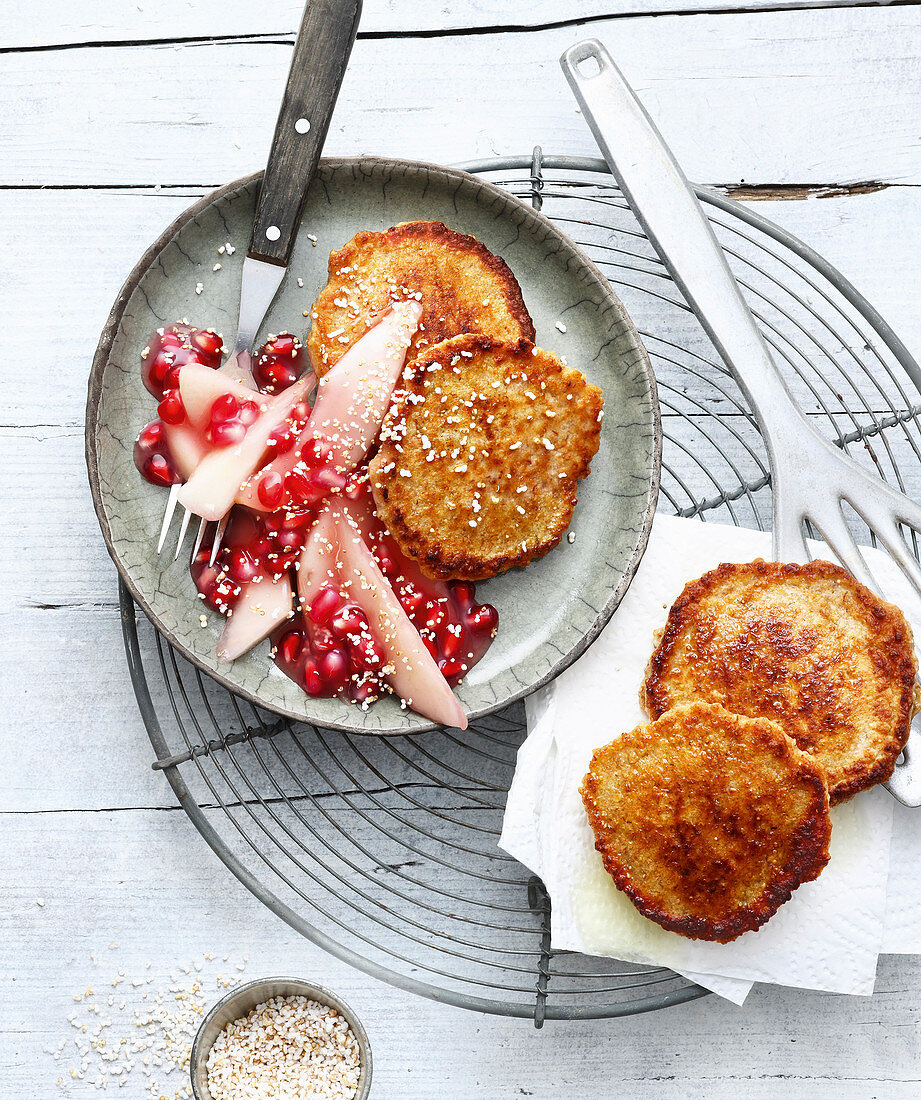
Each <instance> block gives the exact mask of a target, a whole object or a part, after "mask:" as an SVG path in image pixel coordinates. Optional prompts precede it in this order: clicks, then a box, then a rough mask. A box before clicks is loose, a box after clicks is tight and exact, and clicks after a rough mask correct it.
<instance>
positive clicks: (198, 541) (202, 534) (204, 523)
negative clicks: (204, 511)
mask: <svg viewBox="0 0 921 1100" xmlns="http://www.w3.org/2000/svg"><path fill="white" fill-rule="evenodd" d="M207 526H208V521H207V520H205V519H202V520H199V522H198V534H197V535H196V536H195V545H194V546H193V547H192V558H193V560H194V559H195V556H196V555H197V554H198V551H199V548H200V547H201V541H202V539H203V538H204V537H205V528H206V527H207Z"/></svg>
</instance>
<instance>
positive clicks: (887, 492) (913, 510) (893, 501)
mask: <svg viewBox="0 0 921 1100" xmlns="http://www.w3.org/2000/svg"><path fill="white" fill-rule="evenodd" d="M873 502H874V504H877V505H879V504H883V503H884V502H885V504H887V505H888V507H889V509H890V511H891V515H892V518H893V519H895V520H897V521H898V522H899V523H904V524H905V526H906V527H913V528H914V529H915V530H916V531H918V532H921V506H919V505H918V504H916V503H915V502H914V501H913V500H912V499H911V498H910V497H908V496H906V495H905V494H904V493H901V492H899V491H898V489H894V488H893V487H892V486H891V485H887V484H886V483H885V482H883V483H881V484H874V485H873ZM852 507H853V505H852ZM856 510H857V511H859V510H860V509H856ZM887 518H888V515H887ZM870 526H871V527H873V526H875V524H870Z"/></svg>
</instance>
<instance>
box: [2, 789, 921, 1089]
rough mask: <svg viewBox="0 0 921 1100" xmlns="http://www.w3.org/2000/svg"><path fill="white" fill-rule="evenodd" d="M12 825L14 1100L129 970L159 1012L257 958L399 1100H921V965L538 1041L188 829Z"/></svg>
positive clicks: (559, 1026)
mask: <svg viewBox="0 0 921 1100" xmlns="http://www.w3.org/2000/svg"><path fill="white" fill-rule="evenodd" d="M0 821H2V828H3V836H4V843H5V847H6V852H7V862H6V868H5V875H4V882H5V885H4V901H5V904H4V906H3V910H2V912H0V933H2V935H0V995H2V997H3V1000H4V1003H6V1004H8V1005H15V1006H16V1011H15V1013H13V1012H11V1013H9V1014H8V1015H7V1017H6V1019H5V1020H4V1022H3V1023H2V1024H0V1043H2V1046H3V1050H4V1060H3V1064H4V1087H5V1088H6V1089H7V1090H8V1095H10V1096H11V1097H20V1096H22V1097H25V1096H32V1095H41V1096H43V1097H46V1096H47V1097H52V1096H55V1095H61V1094H60V1093H58V1091H57V1090H56V1089H55V1088H54V1082H55V1080H56V1078H57V1077H58V1076H59V1075H60V1073H61V1069H62V1066H63V1069H64V1072H65V1075H66V1074H67V1071H68V1069H69V1066H70V1065H71V1064H73V1063H72V1061H67V1060H66V1055H65V1056H62V1061H61V1062H55V1061H54V1059H53V1057H52V1056H51V1055H48V1054H46V1053H44V1050H43V1048H44V1047H45V1046H55V1047H56V1046H57V1045H58V1043H59V1042H60V1040H61V1039H62V1038H66V1039H67V1040H68V1047H69V1051H68V1053H69V1054H72V1052H73V1049H74V1048H73V1047H72V1045H70V1044H71V1041H72V1036H73V1029H72V1027H71V1025H70V1024H69V1023H68V1022H67V1016H68V1014H69V1013H71V1012H73V1011H74V1009H75V1007H76V1006H75V1002H74V1000H73V995H74V994H75V993H78V992H80V993H82V992H83V991H84V990H85V989H86V988H87V987H88V986H89V985H92V986H93V988H94V990H97V991H99V992H101V993H103V994H105V992H106V991H111V988H112V987H111V980H112V978H113V977H114V976H115V975H116V972H117V970H118V969H122V970H124V972H125V976H126V978H127V979H128V980H127V981H126V982H125V983H124V984H122V985H120V986H119V987H118V988H119V994H120V996H122V997H125V998H126V999H127V1000H128V1001H129V1003H136V1004H138V1005H141V1004H142V1003H143V1002H142V1001H141V1000H140V993H141V992H143V990H144V989H146V988H149V987H147V986H146V985H145V986H142V987H139V988H137V989H134V988H132V987H131V986H130V982H131V980H132V979H135V980H140V981H141V982H146V979H147V978H148V977H152V978H153V987H154V988H156V987H159V986H167V985H168V984H169V975H170V973H171V972H173V971H175V969H176V968H177V967H178V966H180V965H182V964H185V965H188V964H190V963H191V962H192V961H193V960H194V959H195V958H196V957H198V956H200V955H202V954H204V953H206V952H210V953H216V954H217V955H218V959H217V960H216V961H215V965H214V970H209V971H208V973H209V976H210V975H212V974H213V973H214V972H215V971H217V972H225V971H230V972H231V973H234V971H235V967H236V965H237V963H240V964H241V965H243V963H242V959H243V956H244V955H245V956H247V957H248V958H247V962H246V963H245V967H246V969H245V972H243V976H244V977H245V978H247V977H257V976H260V975H264V974H269V973H294V974H297V975H301V976H304V977H307V978H313V979H315V980H317V981H319V982H320V983H321V984H325V985H328V986H330V987H331V988H332V989H335V990H336V991H337V992H339V993H340V994H342V996H344V997H345V999H346V1000H347V1001H349V1003H350V1004H351V1005H352V1007H353V1008H354V1009H355V1010H356V1011H357V1013H358V1014H359V1016H360V1017H361V1019H362V1020H363V1022H364V1024H365V1026H366V1028H367V1030H368V1032H369V1035H370V1038H371V1043H372V1045H373V1050H374V1058H375V1082H376V1084H375V1095H377V1096H380V1097H381V1100H395V1098H396V1097H404V1098H406V1100H430V1098H431V1097H432V1096H433V1095H443V1096H446V1097H448V1096H450V1097H470V1096H488V1097H490V1098H493V1097H496V1098H500V1100H511V1098H516V1100H518V1098H520V1097H523V1096H524V1097H527V1096H531V1097H538V1098H542V1100H559V1098H560V1097H561V1096H565V1095H569V1094H571V1093H572V1094H579V1095H592V1096H598V1097H611V1098H613V1097H615V1096H624V1095H626V1096H630V1097H631V1098H632V1097H638V1098H641V1100H646V1098H649V1100H660V1098H665V1100H685V1098H687V1097H694V1098H700V1100H704V1098H708V1100H709V1098H711V1097H714V1096H725V1097H729V1096H739V1095H744V1096H745V1097H746V1098H748V1097H752V1098H755V1100H773V1098H774V1097H777V1096H779V1095H783V1096H784V1097H793V1098H803V1100H806V1098H812V1097H815V1096H817V1095H822V1094H823V1091H824V1090H826V1089H828V1090H833V1091H834V1095H835V1096H836V1097H839V1096H840V1097H845V1098H847V1100H866V1098H867V1097H870V1096H879V1097H886V1098H887V1100H889V1098H890V1097H894V1098H896V1100H902V1098H906V1100H907V1098H908V1097H913V1096H915V1095H916V1094H917V1080H918V1077H919V1068H921V1058H919V1044H918V1035H917V1027H916V1023H917V994H916V989H917V986H918V982H919V980H921V961H919V960H918V959H911V958H907V957H897V958H887V959H884V960H883V961H882V963H881V965H880V972H879V977H878V980H877V989H878V992H877V993H876V994H875V995H874V996H873V997H872V998H846V997H833V996H827V995H826V996H823V995H819V994H809V993H803V992H797V991H793V990H781V989H770V988H761V987H759V988H757V989H756V990H755V991H754V992H753V993H752V995H751V997H750V999H749V1002H748V1004H747V1005H746V1006H745V1008H744V1009H742V1010H740V1009H737V1008H735V1007H733V1006H731V1005H729V1004H726V1003H725V1002H720V1001H719V1000H718V999H717V998H715V997H710V998H707V999H705V1000H703V1001H698V1002H696V1003H694V1004H691V1005H686V1006H683V1007H680V1008H677V1009H671V1010H669V1011H666V1012H661V1013H656V1014H654V1015H653V1016H636V1017H632V1018H625V1019H622V1020H616V1021H598V1022H585V1023H573V1024H568V1023H562V1022H559V1023H557V1022H550V1023H548V1024H547V1025H546V1027H545V1028H544V1030H543V1031H541V1032H538V1031H535V1030H534V1028H533V1026H532V1025H531V1024H530V1023H529V1022H528V1021H526V1020H507V1019H501V1018H493V1017H484V1016H479V1015H476V1014H474V1013H469V1012H463V1011H461V1010H459V1009H452V1008H448V1007H445V1006H440V1005H437V1004H435V1003H433V1002H430V1001H425V1000H421V999H419V998H414V997H410V996H409V995H408V994H405V993H402V992H401V991H399V990H396V989H393V988H391V987H389V986H385V985H382V984H380V983H378V982H375V981H374V980H373V979H370V978H366V977H364V976H363V975H361V974H360V973H358V972H357V971H355V970H352V969H351V968H349V967H347V966H346V965H344V964H342V963H340V962H338V961H337V960H335V959H333V958H331V957H330V956H328V955H326V954H325V953H324V952H322V951H320V950H318V949H317V948H315V947H313V946H312V945H311V944H309V943H307V941H305V940H303V939H301V938H300V937H298V936H296V935H295V934H294V933H293V932H291V931H290V930H289V929H288V928H287V927H286V926H285V925H284V924H282V922H281V921H279V920H278V919H277V918H275V917H273V916H272V914H270V913H269V912H268V911H267V910H266V909H265V908H264V907H262V906H261V905H260V904H259V903H258V902H256V901H255V899H254V898H252V897H251V896H250V895H249V894H248V893H247V891H246V890H245V889H244V888H243V887H242V886H241V885H239V884H238V883H237V882H235V881H234V880H233V879H232V878H230V877H229V876H228V874H227V873H226V871H225V870H224V869H223V867H221V865H220V864H219V863H218V862H217V860H216V859H215V858H214V856H213V855H212V854H211V853H210V852H209V851H208V849H207V848H206V847H205V845H204V844H202V843H201V842H200V840H199V838H198V836H197V835H195V834H194V833H193V831H192V827H191V825H190V824H189V823H188V821H187V820H186V819H185V816H184V815H183V814H182V813H181V811H177V812H168V813H163V812H160V813H157V812H151V811H145V810H131V811H126V812H121V813H108V812H105V813H95V814H91V813H78V814H48V815H43V817H42V818H41V820H40V821H36V820H35V819H34V818H33V817H31V816H30V815H4V816H3V817H2V818H0ZM38 898H42V899H43V900H44V903H45V904H44V906H39V905H38V904H37V899H38ZM65 929H66V930H67V931H66V933H65V932H64V930H65ZM37 942H40V943H42V944H43V949H42V950H41V952H36V951H35V950H34V946H33V945H34V944H35V943H37ZM112 943H115V944H117V945H118V946H117V947H113V948H110V947H109V945H110V944H112ZM24 955H25V956H26V957H27V958H28V959H29V962H28V964H27V965H24V964H23V956H24ZM224 955H228V961H227V963H226V964H224V963H223V956H224ZM91 956H95V959H96V961H95V963H94V962H93V961H91ZM148 963H151V967H150V969H149V970H148V966H147V964H148ZM213 996H215V997H216V996H217V991H215V993H214V994H213ZM102 999H103V1003H104V998H102ZM883 1020H885V1021H886V1024H885V1026H882V1024H881V1021H883ZM615 1052H616V1056H615ZM67 1085H68V1088H67V1091H66V1092H65V1093H64V1095H67V1096H71V1097H73V1098H75V1100H80V1098H82V1097H88V1096H97V1095H99V1094H98V1093H97V1091H96V1089H95V1088H94V1087H93V1085H92V1084H91V1083H89V1082H87V1083H74V1082H71V1081H69V1080H68V1082H67ZM142 1085H143V1078H140V1077H139V1075H138V1074H136V1073H135V1074H133V1075H132V1077H131V1079H130V1081H129V1084H128V1086H126V1087H125V1088H124V1089H120V1090H117V1091H118V1094H119V1095H120V1096H127V1097H129V1098H132V1100H134V1098H138V1100H140V1098H141V1097H145V1096H146V1092H145V1091H144V1089H143V1087H142ZM113 1087H114V1082H113ZM588 1089H591V1090H592V1091H591V1092H589V1091H587V1090H588ZM111 1091H112V1088H110V1089H109V1092H111ZM170 1095H172V1092H170Z"/></svg>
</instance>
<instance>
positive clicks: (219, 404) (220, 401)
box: [211, 393, 240, 426]
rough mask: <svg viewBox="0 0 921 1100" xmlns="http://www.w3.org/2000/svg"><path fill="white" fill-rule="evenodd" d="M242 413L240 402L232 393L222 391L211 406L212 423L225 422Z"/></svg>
mask: <svg viewBox="0 0 921 1100" xmlns="http://www.w3.org/2000/svg"><path fill="white" fill-rule="evenodd" d="M239 413H240V402H239V401H238V400H237V399H236V398H235V397H234V395H233V394H232V393H222V394H221V396H220V397H218V398H217V399H216V400H215V402H214V404H213V405H212V406H211V424H212V426H213V425H215V424H223V423H224V422H225V421H227V420H233V419H234V418H235V417H236V416H238V415H239Z"/></svg>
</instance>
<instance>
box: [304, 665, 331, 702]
mask: <svg viewBox="0 0 921 1100" xmlns="http://www.w3.org/2000/svg"><path fill="white" fill-rule="evenodd" d="M325 686H326V685H325V684H324V683H323V677H322V676H321V675H320V673H319V671H318V670H317V663H316V661H314V660H313V658H311V657H308V658H307V660H306V661H305V662H304V690H305V691H306V692H307V694H308V695H322V694H323V689H324V687H325Z"/></svg>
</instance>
